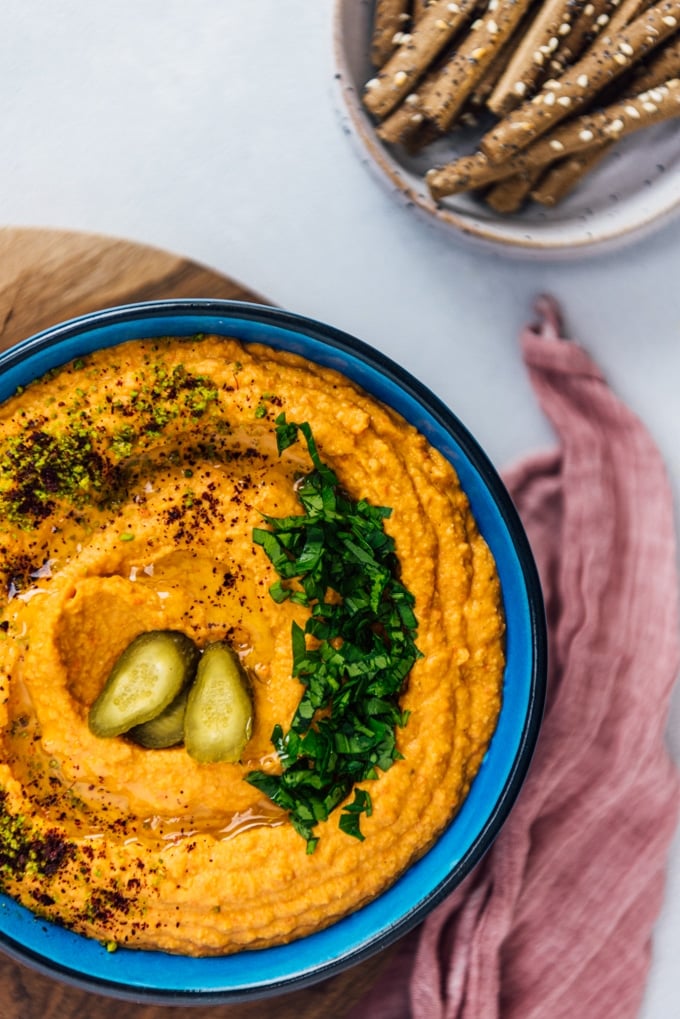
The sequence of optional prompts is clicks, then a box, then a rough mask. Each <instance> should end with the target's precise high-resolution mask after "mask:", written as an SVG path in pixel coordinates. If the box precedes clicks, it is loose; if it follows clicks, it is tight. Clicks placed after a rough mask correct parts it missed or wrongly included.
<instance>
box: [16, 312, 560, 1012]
mask: <svg viewBox="0 0 680 1019" xmlns="http://www.w3.org/2000/svg"><path fill="white" fill-rule="evenodd" d="M185 317H188V318H189V319H192V320H193V319H194V318H196V317H198V318H209V319H211V321H212V322H213V324H212V325H211V327H210V329H209V330H205V331H209V332H211V333H215V332H216V329H215V322H214V320H219V322H220V323H223V324H224V327H225V329H224V331H222V332H221V335H230V334H231V335H234V332H233V331H232V332H231V333H230V331H229V328H228V327H229V323H230V322H232V323H234V322H239V321H240V322H246V323H252V324H254V325H263V326H265V327H273V328H275V329H279V330H282V331H284V332H290V333H291V334H296V335H298V336H302V337H303V338H306V339H308V340H312V341H316V343H317V344H321V346H322V347H324V348H325V347H329V348H331V349H332V350H335V351H338V352H339V353H341V354H344V355H348V356H349V357H350V358H352V359H354V360H356V361H358V362H359V363H360V364H361V365H364V366H366V367H367V368H369V369H371V370H372V371H374V372H377V373H379V374H380V376H383V377H385V378H386V379H387V380H388V381H389V383H390V384H391V385H392V386H393V387H395V388H396V389H398V390H399V391H401V392H403V393H405V394H406V395H407V396H408V397H410V398H411V399H412V400H413V401H414V402H415V403H416V404H417V405H418V406H419V407H421V408H423V410H424V411H425V412H426V413H427V414H428V415H430V416H431V417H432V418H433V419H434V421H435V423H436V425H437V426H438V427H439V428H441V429H442V431H443V432H444V433H445V434H446V435H448V436H450V437H452V439H453V440H454V442H455V444H456V445H458V446H459V447H460V448H461V450H462V452H463V454H464V456H465V457H466V458H467V460H468V461H469V463H470V465H471V467H472V469H473V472H475V473H476V474H477V475H478V477H479V478H480V480H481V483H482V485H483V488H484V489H485V491H486V492H487V493H488V496H489V498H490V500H491V501H492V502H493V504H494V505H495V508H496V509H497V511H498V513H499V515H500V516H501V518H502V521H503V523H504V525H505V528H506V530H507V534H508V537H509V539H510V542H511V545H512V548H513V550H514V551H515V553H516V558H517V564H518V567H519V571H520V573H521V576H522V581H523V584H524V591H525V595H526V605H527V611H528V620H527V624H528V625H527V629H528V644H529V648H528V649H527V655H529V653H530V658H531V675H530V677H529V679H528V697H527V705H526V712H525V716H524V718H523V723H522V727H521V732H520V735H519V737H518V743H517V750H516V752H515V756H514V760H513V762H512V765H511V767H509V768H508V770H507V778H506V780H505V783H504V786H503V789H502V791H501V793H500V795H499V796H498V798H497V799H496V802H495V805H494V808H493V810H492V811H491V812H490V813H489V815H488V817H487V819H486V822H485V824H484V825H483V827H482V828H481V830H480V832H479V835H478V836H477V838H476V839H475V840H474V841H473V842H472V844H471V845H470V846H469V847H468V850H467V852H465V853H464V854H463V855H462V856H461V857H460V858H459V859H458V861H457V862H456V863H455V864H454V865H453V866H451V868H450V870H449V871H448V873H447V875H446V878H445V880H443V881H440V883H439V884H438V885H437V886H436V887H434V888H433V889H432V890H431V891H430V892H429V893H428V894H427V895H426V896H425V898H424V899H422V900H421V901H420V902H419V903H417V905H416V906H415V908H412V909H410V910H409V911H407V912H406V913H404V914H403V915H402V916H401V917H400V918H399V919H398V920H397V921H396V922H391V923H390V924H389V926H388V928H387V929H385V930H383V931H381V932H379V934H378V935H376V936H375V937H374V938H373V939H371V940H368V941H364V942H363V943H361V942H359V943H358V944H356V945H353V946H352V948H350V949H349V950H347V951H345V952H343V953H342V954H341V955H340V956H339V957H337V958H330V959H326V960H324V961H320V962H319V963H318V964H317V965H315V966H314V967H313V968H312V969H307V970H305V971H300V972H296V973H293V974H292V975H289V976H285V977H281V978H280V979H274V980H271V981H268V982H267V983H266V984H263V985H258V984H252V985H248V986H245V985H244V986H241V987H225V988H220V989H215V988H214V987H211V988H210V989H208V988H206V989H193V990H186V991H181V990H178V989H177V988H173V989H169V990H168V989H164V988H163V987H147V988H142V987H138V986H135V985H128V984H122V983H121V982H120V981H116V980H108V979H102V978H100V977H97V976H92V975H87V976H84V975H83V974H82V973H81V972H80V971H79V970H78V969H77V968H75V967H74V968H70V967H69V966H66V965H63V964H61V963H58V962H54V961H52V960H50V959H49V958H48V957H46V956H44V955H41V954H40V953H38V952H36V951H34V950H33V949H32V948H27V947H25V946H24V945H22V944H21V942H20V941H18V940H17V939H16V938H14V937H13V936H12V935H10V934H7V933H5V931H4V930H2V919H1V917H0V948H2V950H3V951H4V952H5V953H6V954H8V955H9V956H11V957H13V958H15V959H17V960H18V961H20V962H24V963H28V964H29V965H31V966H32V967H33V968H34V969H37V970H39V971H41V972H43V973H46V974H47V975H50V976H52V977H54V976H58V977H60V978H61V979H62V980H64V981H66V982H67V983H70V984H71V985H74V986H79V987H81V988H82V989H85V990H89V991H94V992H98V993H103V994H107V995H109V996H112V997H117V998H121V999H128V1000H134V1001H144V1002H145V1003H158V1004H164V1005H169V1004H178V1005H179V1004H182V1005H187V1004H220V1003H234V1002H237V1001H246V1000H253V999H255V998H265V997H269V996H272V995H274V994H277V993H281V992H284V991H291V990H295V989H300V988H302V987H305V986H308V985H310V984H312V983H316V982H317V981H319V980H322V979H327V978H328V977H331V976H333V975H336V974H338V973H340V972H341V971H344V970H345V969H347V968H348V967H350V966H352V965H355V964H356V963H359V962H361V961H363V960H365V959H368V958H369V957H371V956H373V955H374V954H376V953H377V952H378V951H380V950H382V949H385V948H387V947H389V946H390V945H392V944H394V942H395V941H397V940H398V939H399V938H401V937H403V936H404V935H405V934H406V933H408V932H409V931H411V930H412V929H413V928H414V927H415V926H416V925H417V924H418V923H420V922H421V921H422V920H423V919H424V917H425V916H426V915H427V914H428V913H429V912H430V911H431V910H432V909H433V908H434V907H435V906H436V905H438V904H439V903H440V902H442V901H443V900H444V898H446V896H447V895H449V894H450V893H451V891H452V890H453V889H454V888H455V887H457V886H458V885H459V884H460V882H461V881H462V880H463V878H464V877H466V876H467V875H468V874H469V873H470V871H471V870H472V869H473V867H474V866H475V865H476V864H477V863H478V862H479V861H480V859H481V858H482V856H483V855H484V854H485V853H486V852H487V851H488V849H489V848H490V846H491V845H492V844H493V842H494V841H495V838H496V836H497V835H498V833H499V831H500V829H501V828H502V826H503V824H504V823H505V820H506V818H507V816H508V814H509V813H510V810H511V808H512V806H513V805H514V802H515V800H516V798H517V795H518V793H519V791H520V788H521V786H522V784H523V782H524V779H525V777H526V774H527V771H528V769H529V765H530V762H531V759H532V756H533V752H534V749H535V746H536V742H537V739H538V734H539V730H540V725H541V720H542V716H543V710H544V705H545V697H546V686H547V630H546V620H545V611H544V605H543V596H542V591H541V585H540V580H539V576H538V571H537V568H536V564H535V561H534V557H533V553H532V551H531V547H530V545H529V541H528V538H527V536H526V533H525V531H524V527H523V525H522V523H521V520H520V517H519V514H518V513H517V510H516V508H515V506H514V503H513V501H512V499H511V497H510V495H509V493H508V491H507V489H506V488H505V484H504V482H503V481H502V479H501V477H500V475H499V474H498V472H497V471H496V469H495V467H494V466H493V465H492V463H491V461H490V460H489V458H488V456H487V455H486V453H485V452H484V451H483V450H482V448H481V447H480V445H479V444H478V442H477V440H476V439H474V438H473V436H472V435H471V433H470V432H469V431H468V429H467V428H466V426H465V425H464V424H463V423H462V422H461V421H460V420H459V419H458V417H457V416H456V415H455V414H454V412H453V411H452V410H450V408H449V407H447V406H446V405H445V404H444V403H443V401H442V400H440V399H439V397H437V396H436V395H435V394H434V393H432V392H431V390H429V389H428V388H427V387H426V386H425V385H424V384H423V383H421V382H420V381H419V380H417V379H416V378H415V377H414V376H413V375H411V374H410V373H409V372H408V371H406V370H405V369H404V368H402V367H400V366H399V365H398V364H397V363H396V362H394V361H393V360H392V359H391V358H390V357H388V356H387V355H385V354H383V353H382V352H381V351H379V350H377V349H376V348H374V347H372V346H370V345H369V344H367V343H366V342H364V341H363V340H360V339H358V338H356V337H354V336H352V335H351V334H349V333H347V332H345V331H343V330H341V329H338V328H336V327H334V326H331V325H328V324H326V323H323V322H321V321H319V320H316V319H313V318H310V317H307V316H305V315H299V314H296V313H294V312H290V311H287V310H283V309H280V308H278V307H273V306H271V305H265V304H258V303H252V302H246V301H235V300H221V299H213V298H193V299H191V298H180V299H172V298H170V299H166V300H156V301H145V302H139V303H133V304H125V305H119V306H115V307H111V308H105V309H102V310H100V311H95V312H91V313H88V314H85V315H80V316H78V317H76V318H72V319H68V320H66V321H64V322H60V323H57V324H55V325H53V326H50V327H48V328H46V329H43V330H41V331H40V332H37V333H35V334H33V335H32V336H30V337H28V338H26V339H24V340H22V341H20V342H19V343H17V344H15V345H14V346H12V347H10V348H8V349H7V350H6V351H3V352H2V353H0V382H1V381H2V379H3V378H4V377H6V375H7V373H8V372H9V373H11V372H12V371H13V370H20V368H21V365H22V364H23V362H25V361H26V359H27V358H28V357H29V356H30V355H35V354H37V353H39V352H44V351H46V350H56V349H58V348H59V346H60V345H61V344H62V343H64V342H65V341H68V340H69V339H73V338H76V337H79V336H83V335H84V334H88V333H91V332H92V331H93V330H99V329H102V328H103V329H106V328H109V327H116V326H121V325H126V324H127V325H131V324H136V323H142V322H144V321H148V320H161V321H163V320H165V319H168V320H169V319H173V318H185ZM197 331H200V330H196V329H192V330H191V331H190V333H187V334H185V335H190V334H191V333H193V332H197ZM218 334H219V333H218ZM160 335H181V333H179V332H178V331H177V330H175V329H172V330H170V332H168V333H160V332H159V331H158V330H157V329H156V330H155V331H154V332H152V333H145V334H140V338H143V337H144V336H147V337H150V336H160ZM121 342H125V341H124V339H117V340H115V341H113V342H112V343H110V344H100V345H98V346H115V345H118V344H119V343H121ZM244 342H247V343H248V342H262V343H265V344H266V342H267V340H266V339H261V340H260V339H257V340H255V341H252V340H244ZM92 349H98V347H93V348H92ZM284 349H285V348H284ZM72 356H73V355H70V356H67V357H65V358H64V359H63V360H62V361H57V362H55V363H58V364H63V363H65V362H67V361H68V360H70V359H71V357H72ZM309 359H310V360H312V361H313V360H314V357H313V356H311V357H310V358H309ZM340 370H342V369H340ZM40 374H43V372H42V371H41V372H39V373H37V374H35V375H34V376H32V377H39V375H40ZM348 377H350V378H352V376H351V374H349V373H348ZM361 384H362V383H359V385H361ZM378 398H379V397H378ZM385 402H389V401H385ZM416 427H417V426H416ZM454 468H455V464H454ZM473 785H474V783H473ZM426 857H427V854H426ZM426 857H424V858H421V859H426ZM391 887H392V888H393V887H394V885H392V886H391ZM379 898H382V896H381V897H379ZM360 912H361V911H360ZM342 922H343V921H339V923H342ZM42 924H43V926H45V924H44V921H43V922H42ZM52 926H54V925H52ZM336 926H337V924H332V925H331V927H330V928H325V930H332V929H333V928H335V927H336ZM60 931H61V929H60ZM64 933H69V934H71V935H72V936H73V937H75V938H80V937H81V936H80V935H73V934H72V932H64ZM318 933H321V934H323V931H321V932H318ZM311 937H312V938H314V937H317V934H313V935H311ZM301 940H303V941H304V940H306V939H301ZM297 943H298V944H299V943H300V942H299V941H298V942H297ZM291 944H296V942H292V943H291ZM274 950H275V949H274ZM119 951H120V952H125V953H127V952H133V953H134V952H137V951H140V950H134V949H125V948H121V949H119ZM257 951H258V952H266V951H270V950H269V949H260V950H257ZM116 954H118V953H116ZM155 954H156V953H152V952H148V951H144V952H143V955H144V956H145V957H149V958H150V957H151V956H153V955H155ZM158 954H160V955H162V956H163V958H166V959H170V960H171V959H176V958H184V957H175V956H171V955H168V954H166V953H158ZM244 954H247V953H238V955H244ZM208 958H209V959H213V958H214V957H208ZM222 958H234V956H225V957H222ZM195 961H196V962H197V963H199V964H200V962H201V961H202V960H201V959H196V960H195ZM149 969H150V970H151V969H152V967H151V966H149Z"/></svg>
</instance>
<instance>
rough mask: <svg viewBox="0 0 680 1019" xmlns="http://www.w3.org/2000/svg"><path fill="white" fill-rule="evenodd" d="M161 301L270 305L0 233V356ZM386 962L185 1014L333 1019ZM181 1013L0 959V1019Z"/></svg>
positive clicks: (98, 247) (200, 277) (134, 260)
mask: <svg viewBox="0 0 680 1019" xmlns="http://www.w3.org/2000/svg"><path fill="white" fill-rule="evenodd" d="M169 297H217V298H228V299H233V300H241V301H257V302H259V303H264V304H266V303H268V302H267V301H266V299H265V298H263V297H262V296H260V295H259V294H256V293H255V292H254V291H252V290H250V289H249V288H247V287H245V286H243V285H242V284H240V283H238V282H236V281H235V280H233V279H230V278H229V277H228V276H224V275H222V274H221V273H218V272H215V271H213V270H211V269H208V268H206V267H205V266H202V265H199V264H197V263H196V262H192V261H190V260H189V259H186V258H182V257H180V256H177V255H172V254H168V253H167V252H164V251H160V250H158V249H156V248H149V247H146V246H144V245H141V244H134V243H130V242H128V241H122V240H114V239H111V238H108V237H101V236H96V235H88V234H82V233H69V232H64V231H57V230H41V229H13V228H0V349H5V348H6V347H9V346H10V345H11V344H13V343H16V342H17V341H18V340H21V339H24V338H25V337H27V336H31V335H32V334H33V333H36V332H38V331H39V330H41V329H44V328H46V327H47V326H50V325H54V324H55V323H57V322H61V321H64V320H65V319H68V318H72V317H74V316H76V315H83V314H85V313H87V312H90V311H94V310H96V309H98V308H106V307H111V306H114V305H117V304H128V303H130V302H133V301H147V300H157V299H161V298H169ZM389 954H391V953H387V955H389ZM387 955H386V954H385V953H382V954H381V955H378V956H375V957H373V958H372V959H369V960H368V961H367V962H363V963H361V964H359V965H358V966H354V967H353V968H352V969H350V970H348V971H346V972H344V973H341V974H340V975H338V976H336V977H333V978H331V979H329V980H326V981H323V982H321V983H319V984H316V985H314V986H312V987H310V988H307V989H305V990H302V991H293V992H291V993H289V994H286V995H283V996H280V997H276V998H268V999H265V1000H263V1001H255V1002H249V1003H247V1004H237V1005H218V1006H206V1007H195V1006H192V1007H191V1009H187V1010H186V1012H188V1013H190V1016H191V1019H220V1017H224V1019H260V1017H262V1019H264V1017H269V1016H276V1017H277V1019H321V1017H323V1019H340V1017H342V1016H343V1015H345V1014H346V1013H347V1012H348V1011H349V1009H350V1008H351V1007H352V1005H354V1004H355V1003H356V1002H357V1001H358V1000H359V998H360V997H361V996H362V994H364V993H365V991H367V990H368V988H369V987H370V985H371V984H372V982H373V981H374V979H375V977H376V976H377V974H378V972H379V970H380V969H381V968H382V966H383V965H384V963H385V962H386V959H387ZM180 1012H182V1013H184V1010H178V1009H176V1008H172V1007H165V1006H160V1005H137V1004H131V1003H128V1002H125V1003H123V1002H120V1001H117V1000H115V999H113V998H106V997H102V996H100V995H98V994H91V993H89V992H87V991H82V990H80V989H78V988H74V987H71V986H67V985H65V984H62V983H59V982H57V981H56V980H53V979H51V978H50V977H46V976H43V975H42V974H39V973H37V972H35V971H33V970H31V969H29V968H27V967H26V966H24V965H23V964H18V963H16V962H14V961H13V960H11V959H8V958H5V957H4V956H2V955H1V954H0V1019H34V1017H36V1016H41V1017H43V1019H76V1017H77V1019H89V1017H90V1016H97V1017H98V1019H120V1016H121V1015H124V1016H125V1019H162V1017H165V1019H167V1017H169V1016H178V1015H179V1014H180Z"/></svg>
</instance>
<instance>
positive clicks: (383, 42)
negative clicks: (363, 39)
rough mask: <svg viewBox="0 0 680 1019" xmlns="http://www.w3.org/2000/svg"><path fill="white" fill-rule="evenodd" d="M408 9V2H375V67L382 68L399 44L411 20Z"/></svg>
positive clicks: (372, 53) (389, 0) (372, 47)
mask: <svg viewBox="0 0 680 1019" xmlns="http://www.w3.org/2000/svg"><path fill="white" fill-rule="evenodd" d="M408 9H409V2H408V0H375V14H374V15H373V34H372V37H371V63H372V64H373V66H374V67H382V66H383V64H384V63H385V61H386V60H388V59H389V57H390V56H391V55H392V53H393V52H394V49H395V47H396V46H397V45H398V44H399V36H400V35H401V33H402V30H403V28H404V25H405V23H406V22H407V21H408V19H409V13H408ZM395 40H396V41H395Z"/></svg>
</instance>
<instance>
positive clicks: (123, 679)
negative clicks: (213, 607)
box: [88, 630, 200, 738]
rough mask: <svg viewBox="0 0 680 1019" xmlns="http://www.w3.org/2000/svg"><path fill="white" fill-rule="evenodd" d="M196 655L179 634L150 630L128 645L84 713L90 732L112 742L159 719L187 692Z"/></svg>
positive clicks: (182, 634)
mask: <svg viewBox="0 0 680 1019" xmlns="http://www.w3.org/2000/svg"><path fill="white" fill-rule="evenodd" d="M199 655H200V652H199V650H198V648H197V647H196V645H195V644H194V642H193V641H192V640H191V639H190V638H189V637H187V635H186V634H184V633H180V631H179V630H150V631H149V632H148V633H142V634H140V635H139V636H138V637H135V639H134V640H133V641H132V643H131V644H128V646H127V647H126V649H125V651H123V653H122V655H121V656H120V657H119V658H118V660H117V661H116V663H115V665H114V666H113V669H112V670H111V673H110V675H109V678H108V679H107V681H106V683H105V685H104V689H103V690H102V692H101V693H100V694H99V697H97V699H96V701H95V702H94V704H93V705H92V707H91V708H90V714H89V718H88V722H89V726H90V730H91V731H92V732H93V733H94V735H95V736H101V737H105V738H106V737H112V736H120V735H121V734H122V733H124V732H128V730H129V729H132V727H133V726H136V725H141V724H142V723H144V722H148V721H150V720H151V719H152V718H155V717H156V716H157V715H159V714H160V713H161V712H162V711H164V710H165V708H167V707H168V705H169V704H171V703H172V701H174V700H175V698H176V697H177V695H178V694H179V693H180V692H181V691H182V690H183V689H184V687H185V686H187V685H188V684H189V683H190V682H191V680H192V678H193V676H194V673H195V671H196V664H197V662H198V658H199Z"/></svg>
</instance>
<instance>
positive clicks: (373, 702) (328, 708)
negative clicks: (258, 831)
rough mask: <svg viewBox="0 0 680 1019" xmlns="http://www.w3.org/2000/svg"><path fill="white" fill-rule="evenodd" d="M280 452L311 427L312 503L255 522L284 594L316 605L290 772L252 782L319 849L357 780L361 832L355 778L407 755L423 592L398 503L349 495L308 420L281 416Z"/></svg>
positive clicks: (349, 808)
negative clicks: (401, 554)
mask: <svg viewBox="0 0 680 1019" xmlns="http://www.w3.org/2000/svg"><path fill="white" fill-rule="evenodd" d="M276 425H277V429H276V438H277V445H278V450H279V454H280V453H282V452H283V451H284V450H285V449H286V448H287V447H288V446H291V445H292V444H293V443H295V442H296V441H297V439H298V433H302V435H303V436H304V438H305V440H306V443H307V449H308V452H309V455H310V458H311V461H312V465H313V469H312V470H311V472H310V473H309V474H307V475H305V477H304V478H303V479H302V480H301V481H300V483H299V484H298V485H297V486H296V491H297V496H298V499H299V501H300V503H301V505H302V508H303V513H301V514H298V515H295V516H290V517H283V518H276V517H265V523H266V524H267V525H268V527H267V528H255V530H254V531H253V541H254V542H255V543H256V544H257V545H260V546H261V547H262V548H263V550H264V551H265V553H266V555H267V556H268V558H269V559H270V561H271V563H272V564H273V566H274V567H275V568H276V571H277V573H278V579H277V580H276V582H275V583H274V584H273V585H272V586H271V588H270V594H271V597H272V598H273V599H274V600H275V601H276V602H283V601H285V600H286V599H289V598H290V599H291V601H294V602H296V603H299V604H302V605H305V606H307V607H308V608H309V609H310V615H309V618H308V619H307V622H306V625H305V627H304V629H303V628H302V627H300V626H299V625H298V624H297V623H293V626H292V635H291V639H292V651H293V670H292V671H293V676H294V677H295V678H297V679H298V680H299V681H300V683H302V685H303V687H304V691H303V693H302V697H301V699H300V702H299V704H298V707H297V709H296V711H295V714H294V716H293V719H292V721H291V725H290V728H289V730H288V731H287V732H284V731H283V728H282V726H280V725H276V726H275V727H274V730H273V732H272V737H271V738H272V743H273V745H274V748H275V749H276V752H277V754H278V757H279V760H280V762H281V765H282V769H283V770H282V772H281V774H269V773H266V772H262V771H253V772H250V774H249V775H248V776H247V781H248V782H249V783H250V784H251V785H253V786H255V787H256V788H258V789H259V790H260V791H261V792H263V793H264V794H265V795H266V796H268V797H269V798H270V799H271V800H272V801H273V802H274V803H276V804H278V805H279V806H280V807H282V808H283V809H284V810H285V811H286V812H287V813H288V815H289V817H290V820H291V823H292V824H293V826H294V828H295V829H296V831H297V832H298V833H299V834H300V835H301V836H302V837H303V838H304V839H305V840H306V842H307V851H308V852H313V851H314V849H315V847H316V844H317V842H318V836H317V835H316V834H315V828H316V825H317V824H318V823H319V822H320V821H325V820H327V819H328V817H329V815H330V814H331V812H332V811H333V810H335V809H336V808H337V807H339V806H340V805H341V804H342V803H343V801H345V800H346V799H347V798H348V796H349V795H350V794H351V792H352V790H353V789H354V799H353V800H352V802H351V803H349V804H346V805H345V806H344V807H343V810H342V813H341V817H340V821H339V826H340V828H341V829H342V831H344V832H345V833H346V834H348V835H352V836H354V837H355V838H358V839H363V838H364V836H363V834H362V832H361V827H360V821H361V817H362V815H365V816H369V815H370V813H371V810H372V804H371V797H370V794H369V793H368V791H367V790H366V789H360V788H354V787H355V786H356V785H357V783H359V782H364V781H366V780H369V779H377V778H378V777H379V772H381V771H386V770H387V769H388V768H390V767H391V766H392V764H393V763H394V762H395V761H396V760H398V759H399V758H400V757H401V754H400V753H399V751H398V750H397V746H396V730H397V728H398V727H402V726H404V725H405V724H406V722H407V717H408V716H407V713H406V712H404V711H402V709H401V707H400V703H399V698H400V695H401V693H402V691H403V689H404V684H405V681H406V677H407V676H408V673H409V672H410V670H411V667H412V665H413V663H414V662H415V660H416V659H417V658H419V657H420V652H419V651H418V648H417V647H416V644H415V638H416V631H417V625H418V624H417V620H416V616H415V613H414V611H413V606H414V597H413V595H412V594H411V593H410V592H409V591H408V590H407V589H406V588H405V587H404V585H403V584H402V583H401V582H400V580H399V561H398V559H397V556H396V553H395V545H394V540H393V539H392V538H391V537H390V536H389V535H388V534H387V533H386V532H385V529H384V526H383V522H384V520H385V519H386V518H387V517H389V516H390V514H391V510H390V509H389V508H387V507H384V506H373V505H371V504H370V503H368V502H367V501H366V500H364V499H360V500H354V499H352V498H350V497H349V496H348V495H347V494H346V493H345V492H344V491H343V490H342V489H341V487H340V484H339V482H338V478H337V476H336V474H335V473H334V471H333V470H331V468H330V467H328V466H327V465H326V464H325V463H323V461H322V460H321V458H320V456H319V453H318V450H317V447H316V443H315V442H314V438H313V436H312V431H311V428H310V426H309V424H307V423H306V422H305V423H302V424H295V423H293V422H287V421H286V418H285V415H284V414H280V415H279V416H278V417H277V419H276Z"/></svg>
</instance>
